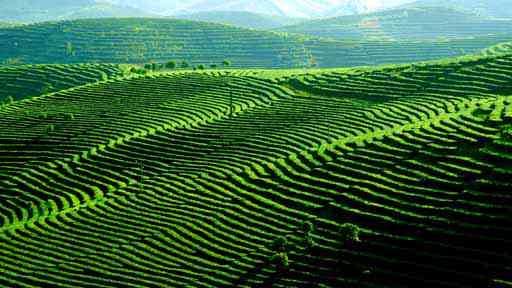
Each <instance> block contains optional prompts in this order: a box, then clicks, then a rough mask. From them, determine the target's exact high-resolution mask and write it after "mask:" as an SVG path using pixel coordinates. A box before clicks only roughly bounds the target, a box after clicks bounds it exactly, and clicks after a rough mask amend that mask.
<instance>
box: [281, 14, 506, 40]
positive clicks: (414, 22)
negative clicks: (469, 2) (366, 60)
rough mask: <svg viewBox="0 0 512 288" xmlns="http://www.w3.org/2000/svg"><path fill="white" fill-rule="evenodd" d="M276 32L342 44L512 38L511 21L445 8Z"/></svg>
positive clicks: (302, 25)
mask: <svg viewBox="0 0 512 288" xmlns="http://www.w3.org/2000/svg"><path fill="white" fill-rule="evenodd" d="M276 30H277V31H283V32H290V33H299V34H306V35H311V36H317V37H327V38H333V39H339V40H346V39H356V40H360V39H368V40H388V41H389V40H401V41H404V40H433V39H457V38H467V37H475V36H484V35H499V34H510V31H511V30H512V20H510V19H508V18H506V19H497V18H491V17H484V16H478V15H475V14H472V13H470V12H465V11H459V10H454V9H451V8H443V7H421V8H419V7H415V8H406V9H405V8H404V9H392V10H387V11H381V12H376V13H370V14H358V15H351V16H341V17H335V18H327V19H320V20H312V21H306V22H302V23H299V24H297V25H289V26H284V27H280V28H278V29H276Z"/></svg>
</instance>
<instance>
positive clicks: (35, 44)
mask: <svg viewBox="0 0 512 288" xmlns="http://www.w3.org/2000/svg"><path fill="white" fill-rule="evenodd" d="M0 34H1V35H2V37H3V39H7V40H6V41H4V42H2V43H1V44H0V59H3V60H5V59H8V58H14V59H17V58H20V60H21V61H23V62H25V63H34V62H35V63H85V62H108V63H110V62H115V63H124V62H130V63H134V62H135V63H141V62H147V61H151V60H155V61H167V60H170V59H174V60H187V61H189V62H191V63H196V64H197V63H203V64H210V63H216V64H220V62H222V60H224V59H225V58H230V59H231V60H232V61H233V63H234V65H236V66H246V67H247V66H252V67H258V66H263V67H289V66H294V65H301V64H302V63H303V62H304V61H305V58H306V56H305V52H304V48H303V45H302V44H301V43H300V42H297V41H295V40H294V39H292V38H290V37H284V36H281V35H278V34H275V33H271V32H260V31H251V30H247V29H242V28H236V27H229V26H225V25H220V24H210V23H203V22H193V21H188V20H165V19H156V18H155V19H142V18H123V19H99V20H76V21H64V22H57V23H44V24H36V25H27V26H24V27H21V28H13V29H9V30H7V29H4V30H0Z"/></svg>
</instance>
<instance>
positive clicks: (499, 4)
mask: <svg viewBox="0 0 512 288" xmlns="http://www.w3.org/2000/svg"><path fill="white" fill-rule="evenodd" d="M404 6H405V7H431V6H441V7H450V8H453V9H459V10H464V11H468V12H471V13H476V14H479V15H482V16H490V17H498V18H511V17H512V6H510V1H509V0H419V1H416V2H413V3H410V4H406V5H404Z"/></svg>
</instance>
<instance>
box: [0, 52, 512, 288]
mask: <svg viewBox="0 0 512 288" xmlns="http://www.w3.org/2000/svg"><path fill="white" fill-rule="evenodd" d="M273 75H274V76H273ZM511 83H512V55H510V54H504V55H499V56H492V57H464V58H459V59H454V60H445V61H437V62H427V63H415V64H407V65H388V66H384V67H373V68H360V67H359V68H352V69H332V70H316V71H314V72H311V73H308V72H307V71H302V72H301V71H300V70H293V71H280V70H272V71H228V72H220V71H215V72H208V73H173V74H161V75H151V76H148V77H137V78H132V79H119V80H112V81H107V82H103V83H97V84H92V85H86V86H82V87H76V88H74V89H70V90H63V91H60V92H57V93H53V94H48V95H45V96H42V97H37V98H33V99H27V100H21V101H16V102H14V103H13V104H10V105H7V106H4V107H2V108H1V109H0V117H1V119H2V121H1V122H0V146H1V147H2V149H0V160H1V161H0V221H1V222H0V239H1V240H0V257H1V259H2V261H0V269H1V273H0V285H2V286H8V287H64V286H65V287H71V286H79V287H277V288H284V287H361V288H381V287H396V288H402V287H403V288H405V287H442V288H448V287H450V288H456V287H458V288H460V287H492V286H490V285H491V284H493V283H507V282H509V281H510V275H512V267H511V265H510V263H511V260H512V250H511V247H512V239H511V238H510V236H509V235H511V233H510V232H511V231H510V230H511V227H512V226H511V225H512V218H511V217H510V207H511V205H512V196H511V195H510V191H511V183H510V179H511V177H512V166H511V163H512V158H511V155H512V153H511V147H512V130H511V124H512V98H511V96H510V95H512V85H511ZM69 113H72V115H74V117H72V118H71V117H67V118H66V115H69ZM306 220H308V221H311V222H312V223H314V226H315V229H314V232H313V233H312V238H313V240H314V241H315V242H316V243H317V247H316V248H314V249H311V250H305V249H304V248H302V247H301V245H299V244H298V243H300V242H301V241H303V239H302V236H301V232H300V228H299V227H300V226H301V225H302V223H303V221H306ZM345 222H350V223H354V224H356V225H358V226H359V227H360V228H361V235H360V238H361V240H362V242H360V243H358V244H357V245H352V246H347V245H346V244H343V242H341V240H340V235H339V229H340V227H341V225H342V224H343V223H345ZM507 231H508V232H507ZM279 236H287V237H288V239H289V241H290V246H289V253H288V254H289V261H290V266H289V270H288V271H287V272H285V273H282V274H276V273H275V268H273V267H272V266H271V265H269V264H268V259H269V258H270V257H271V256H272V255H273V254H274V253H275V252H273V248H272V245H271V244H272V242H273V241H274V240H275V239H276V238H277V237H279ZM363 271H365V272H364V273H362V272H363ZM500 285H501V284H500Z"/></svg>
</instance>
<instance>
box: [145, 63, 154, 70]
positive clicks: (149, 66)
mask: <svg viewBox="0 0 512 288" xmlns="http://www.w3.org/2000/svg"><path fill="white" fill-rule="evenodd" d="M151 68H152V65H151V63H146V64H144V69H146V70H151Z"/></svg>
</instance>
